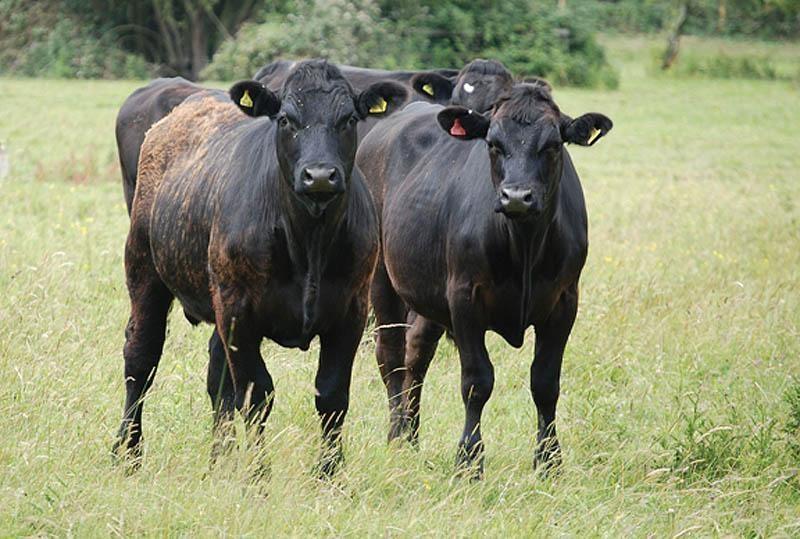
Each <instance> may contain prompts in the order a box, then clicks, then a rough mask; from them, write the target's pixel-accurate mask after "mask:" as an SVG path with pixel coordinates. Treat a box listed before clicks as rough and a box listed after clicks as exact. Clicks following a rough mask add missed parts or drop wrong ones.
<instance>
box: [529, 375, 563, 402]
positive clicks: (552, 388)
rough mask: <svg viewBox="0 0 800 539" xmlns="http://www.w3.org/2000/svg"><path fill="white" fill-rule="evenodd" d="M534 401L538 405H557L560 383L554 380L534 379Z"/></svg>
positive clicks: (532, 389) (532, 386) (532, 387)
mask: <svg viewBox="0 0 800 539" xmlns="http://www.w3.org/2000/svg"><path fill="white" fill-rule="evenodd" d="M531 392H532V393H533V402H534V403H536V405H537V406H555V404H556V402H557V401H558V394H559V384H558V382H553V381H552V380H541V379H533V380H532V381H531Z"/></svg>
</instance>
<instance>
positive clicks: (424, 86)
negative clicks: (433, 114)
mask: <svg viewBox="0 0 800 539" xmlns="http://www.w3.org/2000/svg"><path fill="white" fill-rule="evenodd" d="M454 81H455V79H454V78H453V79H449V78H447V77H443V76H442V75H439V74H438V73H434V72H433V71H425V72H422V73H417V74H416V75H414V76H413V77H411V87H412V88H414V91H415V92H416V93H418V94H419V95H421V96H422V97H424V98H425V99H427V100H429V101H433V102H434V103H448V102H449V101H450V98H451V97H452V96H453V88H454V87H455V83H454Z"/></svg>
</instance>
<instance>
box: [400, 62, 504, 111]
mask: <svg viewBox="0 0 800 539" xmlns="http://www.w3.org/2000/svg"><path fill="white" fill-rule="evenodd" d="M513 84H514V79H513V77H512V76H511V72H510V71H508V70H507V69H506V68H505V66H504V65H503V64H501V63H500V62H498V61H495V60H481V59H477V60H473V61H471V62H470V63H468V64H467V65H465V66H464V68H463V69H462V70H461V71H460V72H459V73H458V75H457V76H456V77H455V78H454V79H453V78H446V77H443V76H441V75H438V74H436V73H433V72H426V73H420V74H418V75H416V76H415V77H414V78H413V79H412V80H411V85H412V87H413V88H414V90H415V91H416V92H417V93H419V94H422V95H423V96H425V97H427V98H428V99H430V100H432V101H434V102H436V103H449V104H451V105H461V106H462V107H466V108H468V109H472V110H476V111H478V112H486V111H488V110H489V109H490V108H492V105H493V104H494V103H496V102H497V101H498V99H500V98H502V97H504V96H506V95H508V93H509V92H510V91H511V87H512V86H513ZM426 94H427V95H426Z"/></svg>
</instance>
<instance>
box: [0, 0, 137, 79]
mask: <svg viewBox="0 0 800 539" xmlns="http://www.w3.org/2000/svg"><path fill="white" fill-rule="evenodd" d="M0 19H2V20H4V22H3V23H2V25H0V72H2V73H8V74H14V75H23V76H38V77H54V78H81V79H90V78H146V77H148V76H149V75H150V74H151V69H150V67H149V66H148V65H147V63H146V62H145V61H144V60H143V59H142V58H141V57H138V56H135V55H132V54H128V53H125V52H123V51H122V50H120V49H119V48H118V47H116V46H115V43H114V42H113V34H112V33H110V32H107V33H105V34H95V33H94V30H93V28H92V27H91V26H87V25H84V24H82V22H81V21H80V20H78V19H76V18H75V17H73V16H68V15H64V14H63V13H60V12H59V5H58V3H57V2H41V3H39V2H22V1H20V0H0Z"/></svg>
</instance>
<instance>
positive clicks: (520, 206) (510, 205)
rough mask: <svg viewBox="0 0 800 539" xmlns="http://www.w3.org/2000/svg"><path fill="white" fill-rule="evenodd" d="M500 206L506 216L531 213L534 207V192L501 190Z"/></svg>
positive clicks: (511, 189)
mask: <svg viewBox="0 0 800 539" xmlns="http://www.w3.org/2000/svg"><path fill="white" fill-rule="evenodd" d="M500 206H501V207H502V209H503V213H505V214H506V215H522V214H525V213H528V212H530V211H531V210H532V209H533V207H534V200H533V191H532V190H531V189H519V188H514V187H504V188H502V189H500Z"/></svg>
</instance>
